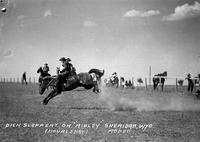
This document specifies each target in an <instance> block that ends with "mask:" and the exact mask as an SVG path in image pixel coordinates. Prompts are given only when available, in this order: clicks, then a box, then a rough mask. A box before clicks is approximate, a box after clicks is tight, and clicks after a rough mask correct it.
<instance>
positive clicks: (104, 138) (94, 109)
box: [0, 83, 200, 142]
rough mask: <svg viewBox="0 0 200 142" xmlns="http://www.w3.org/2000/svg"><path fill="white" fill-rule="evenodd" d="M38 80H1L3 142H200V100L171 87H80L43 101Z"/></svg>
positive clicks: (0, 132) (0, 126) (0, 106)
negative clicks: (28, 82) (44, 103)
mask: <svg viewBox="0 0 200 142" xmlns="http://www.w3.org/2000/svg"><path fill="white" fill-rule="evenodd" d="M37 87H38V86H37V85H36V84H28V85H21V84H14V83H13V84H12V83H10V84H9V83H7V84H3V83H2V84H0V140H1V141H2V142H151V141H152V142H163V141H164V142H165V141H168V142H199V141H200V100H197V99H196V98H195V96H194V95H193V94H188V93H186V92H184V91H182V92H175V91H170V89H168V90H166V91H164V92H160V91H152V90H143V89H134V90H133V89H119V88H118V89H116V88H110V87H109V88H106V87H102V92H101V93H100V94H96V93H93V92H92V90H84V89H82V88H78V89H76V90H73V91H69V92H64V93H62V94H61V95H59V96H56V97H55V98H53V99H52V100H50V101H49V104H48V105H46V106H44V105H42V104H41V101H42V100H43V99H44V97H45V96H46V95H47V94H48V92H49V91H50V90H49V91H47V92H46V93H45V94H44V95H42V96H41V95H39V93H38V89H37Z"/></svg>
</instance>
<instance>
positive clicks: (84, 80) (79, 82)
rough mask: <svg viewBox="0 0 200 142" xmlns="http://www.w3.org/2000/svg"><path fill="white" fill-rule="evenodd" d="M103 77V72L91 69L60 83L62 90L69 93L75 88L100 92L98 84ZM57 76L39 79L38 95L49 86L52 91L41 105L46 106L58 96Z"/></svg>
mask: <svg viewBox="0 0 200 142" xmlns="http://www.w3.org/2000/svg"><path fill="white" fill-rule="evenodd" d="M103 75H104V70H99V69H91V70H90V71H89V72H82V73H79V74H76V75H73V76H70V77H68V78H67V79H66V80H64V81H63V82H62V90H61V92H64V91H70V90H73V89H75V88H77V87H84V88H85V89H92V88H93V92H95V93H98V92H100V89H99V82H100V80H101V77H102V76H103ZM57 81H58V80H57V76H47V77H44V78H42V79H41V84H40V86H39V93H40V94H41V95H42V94H43V93H44V92H45V90H46V89H47V87H49V86H51V88H52V91H51V92H50V93H49V94H48V96H47V97H46V98H45V99H44V100H43V104H44V105H46V104H48V102H49V100H50V99H52V98H53V97H55V96H57V95H58V94H59V91H58V88H57V85H56V84H57Z"/></svg>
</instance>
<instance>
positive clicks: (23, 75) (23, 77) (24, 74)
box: [22, 72, 27, 84]
mask: <svg viewBox="0 0 200 142" xmlns="http://www.w3.org/2000/svg"><path fill="white" fill-rule="evenodd" d="M24 82H25V84H27V81H26V72H24V73H23V74H22V84H24Z"/></svg>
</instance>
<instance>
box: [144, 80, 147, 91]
mask: <svg viewBox="0 0 200 142" xmlns="http://www.w3.org/2000/svg"><path fill="white" fill-rule="evenodd" d="M144 80H145V88H146V90H147V78H146V77H145V79H144Z"/></svg>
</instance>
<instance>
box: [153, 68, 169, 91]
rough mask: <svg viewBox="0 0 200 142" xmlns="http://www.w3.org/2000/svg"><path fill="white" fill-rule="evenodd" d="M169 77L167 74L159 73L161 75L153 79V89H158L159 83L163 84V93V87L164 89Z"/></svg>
mask: <svg viewBox="0 0 200 142" xmlns="http://www.w3.org/2000/svg"><path fill="white" fill-rule="evenodd" d="M166 77H167V72H166V71H165V72H163V73H159V74H156V75H154V77H153V88H154V90H156V89H157V87H158V85H159V83H160V84H161V89H162V91H163V87H164V84H165V78H166Z"/></svg>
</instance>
